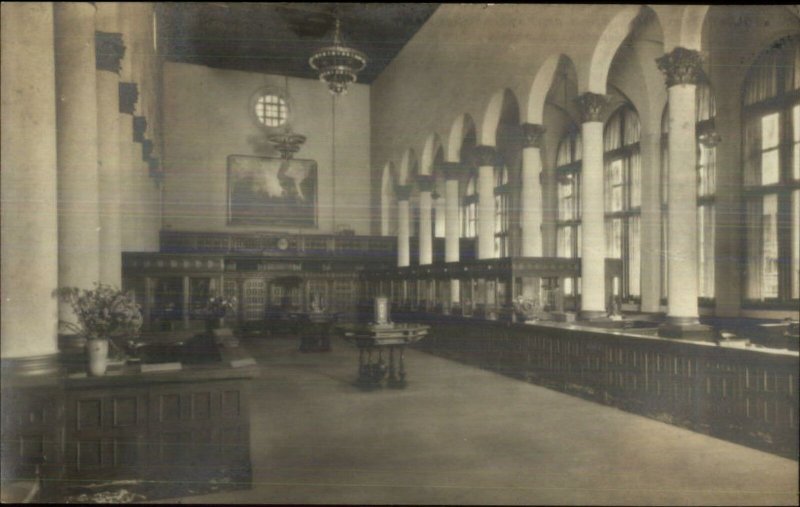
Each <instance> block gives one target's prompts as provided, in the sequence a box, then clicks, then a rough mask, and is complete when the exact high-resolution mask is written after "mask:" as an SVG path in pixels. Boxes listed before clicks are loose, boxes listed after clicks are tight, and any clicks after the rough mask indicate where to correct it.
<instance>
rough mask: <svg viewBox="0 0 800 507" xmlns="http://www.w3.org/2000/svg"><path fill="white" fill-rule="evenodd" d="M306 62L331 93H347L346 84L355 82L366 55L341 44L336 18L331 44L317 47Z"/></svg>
mask: <svg viewBox="0 0 800 507" xmlns="http://www.w3.org/2000/svg"><path fill="white" fill-rule="evenodd" d="M308 64H309V65H311V68H312V69H314V70H316V71H318V72H319V79H320V81H324V82H325V83H328V89H329V90H330V91H331V93H332V94H334V95H340V94H342V93H347V85H348V84H350V83H355V82H356V75H357V74H358V73H359V72H361V71H362V70H363V69H364V67H366V66H367V57H366V55H364V53H362V52H361V51H359V50H357V49H353V48H349V47H347V46H345V45H343V44H342V40H341V37H340V35H339V19H338V18H337V19H336V32H335V33H334V35H333V46H326V47H324V48H321V49H318V50H317V51H316V52H315V53H314V54H313V55H311V58H309V59H308Z"/></svg>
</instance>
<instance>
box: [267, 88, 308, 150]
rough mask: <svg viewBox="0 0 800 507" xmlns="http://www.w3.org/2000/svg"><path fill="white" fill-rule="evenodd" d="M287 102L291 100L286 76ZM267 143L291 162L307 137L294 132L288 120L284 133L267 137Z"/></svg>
mask: <svg viewBox="0 0 800 507" xmlns="http://www.w3.org/2000/svg"><path fill="white" fill-rule="evenodd" d="M284 82H285V89H286V100H288V98H289V76H284ZM267 141H269V142H270V143H271V144H272V145H274V146H275V149H276V150H278V151H279V152H280V154H281V157H282V158H283V159H285V160H289V159H290V158H292V156H293V155H294V154H295V153H297V152H298V151H300V145H301V144H303V143H304V142H306V136H304V135H303V134H297V133H295V132H292V127H291V124H290V123H289V119H288V118H287V119H286V127H284V129H283V132H276V133H274V134H270V135H268V136H267Z"/></svg>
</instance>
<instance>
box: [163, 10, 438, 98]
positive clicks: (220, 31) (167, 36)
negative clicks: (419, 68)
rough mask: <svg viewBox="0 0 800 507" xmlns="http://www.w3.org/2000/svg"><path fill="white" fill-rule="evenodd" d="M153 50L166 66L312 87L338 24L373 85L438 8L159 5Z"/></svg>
mask: <svg viewBox="0 0 800 507" xmlns="http://www.w3.org/2000/svg"><path fill="white" fill-rule="evenodd" d="M156 5H158V9H159V10H158V16H159V40H160V44H159V46H160V47H161V48H162V51H163V52H164V53H165V56H166V58H167V59H168V60H170V61H175V62H184V63H195V64H201V65H207V66H209V67H218V68H223V69H235V70H244V71H251V72H265V73H270V74H281V75H289V76H294V77H303V78H311V79H315V78H316V77H317V75H316V74H315V72H314V71H313V70H312V69H311V68H310V67H309V65H308V58H309V57H310V56H311V54H312V53H313V52H314V50H316V49H318V48H320V47H323V46H326V45H329V44H330V43H331V42H332V40H333V31H334V30H333V27H334V19H335V17H338V18H339V19H340V20H341V30H342V37H343V39H344V42H345V44H346V45H348V46H351V47H354V48H355V49H358V50H361V51H362V52H364V53H365V54H366V55H367V58H368V63H367V67H366V68H365V69H364V70H363V71H362V72H361V73H360V74H359V76H358V82H359V83H371V82H372V81H373V80H374V79H375V78H376V77H378V75H379V74H380V73H381V71H382V70H383V69H384V68H385V67H386V66H387V65H388V64H389V62H391V61H392V59H393V58H394V57H395V56H396V55H397V53H398V52H399V51H400V49H402V47H403V46H405V44H406V43H407V42H408V40H409V39H410V38H411V37H412V36H413V35H414V34H415V33H416V32H417V30H419V28H420V27H421V26H422V25H423V24H424V23H425V21H427V20H428V18H429V17H430V16H431V14H433V12H434V11H435V10H436V7H438V5H439V4H430V3H428V4H410V3H409V4H378V3H256V2H243V3H238V2H230V3H225V2H190V3H171V2H170V3H159V4H156Z"/></svg>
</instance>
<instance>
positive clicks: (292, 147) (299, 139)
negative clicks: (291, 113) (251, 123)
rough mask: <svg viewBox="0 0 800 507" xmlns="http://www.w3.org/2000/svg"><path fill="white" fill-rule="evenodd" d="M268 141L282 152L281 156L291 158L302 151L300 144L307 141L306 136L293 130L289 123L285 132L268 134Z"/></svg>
mask: <svg viewBox="0 0 800 507" xmlns="http://www.w3.org/2000/svg"><path fill="white" fill-rule="evenodd" d="M267 141H269V142H270V143H272V144H273V145H275V149H277V150H278V151H279V152H280V154H281V157H283V158H284V159H286V160H289V159H290V158H292V156H293V155H294V154H295V153H297V152H298V151H300V145H301V144H303V143H304V142H306V136H304V135H302V134H296V133H294V132H292V129H290V128H289V126H288V125H287V126H286V128H285V129H284V131H283V132H279V133H277V134H270V135H269V136H267Z"/></svg>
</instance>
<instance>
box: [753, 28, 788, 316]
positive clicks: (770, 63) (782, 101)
mask: <svg viewBox="0 0 800 507" xmlns="http://www.w3.org/2000/svg"><path fill="white" fill-rule="evenodd" d="M742 101H743V104H742V113H743V115H742V117H743V128H744V133H743V145H744V192H743V195H744V205H745V213H746V218H745V222H746V223H745V244H746V255H747V270H746V273H747V274H746V280H747V281H746V284H747V285H746V287H747V288H746V295H745V297H746V299H747V300H748V301H749V302H764V301H773V302H788V301H791V300H797V299H798V298H800V37H798V36H791V37H787V38H785V39H782V40H780V41H778V42H777V43H775V44H772V45H771V46H770V48H769V49H768V50H766V51H764V52H763V53H762V54H761V55H760V56H759V58H758V60H757V61H756V62H755V63H754V64H753V66H752V67H751V69H750V72H749V74H748V76H747V79H746V80H745V85H744V93H743V95H742ZM793 306H794V305H793ZM794 307H795V308H796V306H794Z"/></svg>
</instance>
